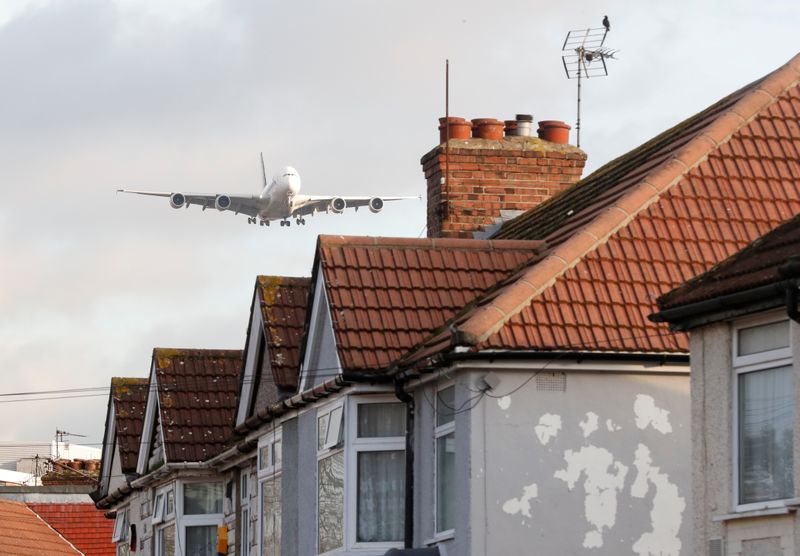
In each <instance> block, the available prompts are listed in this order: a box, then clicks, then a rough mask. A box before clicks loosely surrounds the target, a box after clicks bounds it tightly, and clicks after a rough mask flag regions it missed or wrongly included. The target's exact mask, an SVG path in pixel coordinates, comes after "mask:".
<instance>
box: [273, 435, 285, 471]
mask: <svg viewBox="0 0 800 556" xmlns="http://www.w3.org/2000/svg"><path fill="white" fill-rule="evenodd" d="M282 448H283V445H282V444H281V441H280V440H276V441H275V444H273V445H272V461H273V462H274V464H275V465H280V464H281V459H282V458H283V454H281V449H282Z"/></svg>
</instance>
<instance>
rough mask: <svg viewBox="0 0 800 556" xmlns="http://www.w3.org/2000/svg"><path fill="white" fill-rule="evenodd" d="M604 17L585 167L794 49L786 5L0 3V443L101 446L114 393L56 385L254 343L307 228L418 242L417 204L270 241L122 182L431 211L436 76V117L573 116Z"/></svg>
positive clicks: (300, 260) (794, 18) (647, 1)
mask: <svg viewBox="0 0 800 556" xmlns="http://www.w3.org/2000/svg"><path fill="white" fill-rule="evenodd" d="M606 14H607V15H608V16H609V18H610V19H611V25H612V28H611V33H610V34H609V36H608V38H607V41H606V44H607V46H609V47H612V48H615V49H618V50H619V53H618V55H617V58H618V59H617V60H613V61H609V73H610V75H609V76H608V77H605V78H601V79H592V80H590V81H588V82H586V81H585V82H584V85H585V86H584V88H583V93H584V94H583V102H582V137H581V146H582V148H583V149H584V150H585V151H586V152H587V153H588V156H589V160H588V163H587V172H590V171H592V170H594V169H596V168H598V167H599V166H600V165H602V164H603V163H605V162H608V161H609V160H611V159H613V158H614V157H616V156H619V155H621V154H624V153H625V152H627V151H628V150H630V149H631V148H633V147H636V146H637V145H639V144H641V143H643V142H644V141H646V140H647V139H649V138H651V137H653V136H654V135H656V134H657V133H659V132H660V131H663V130H664V129H666V128H668V127H670V126H672V125H674V124H676V123H678V122H679V121H681V120H682V119H684V118H686V117H688V116H690V115H692V114H694V113H696V112H698V111H700V110H702V109H703V108H705V107H706V106H708V105H709V104H711V103H713V102H715V101H716V100H718V99H719V98H721V97H723V96H725V95H727V94H728V93H730V92H732V91H734V90H735V89H737V88H739V87H741V86H743V85H745V84H746V83H748V82H750V81H752V80H754V79H756V78H758V77H760V76H762V75H764V74H766V73H769V72H770V71H772V70H774V69H776V68H778V67H779V66H781V65H782V64H784V63H785V62H787V61H788V60H789V59H790V58H791V57H792V56H794V55H795V54H796V53H797V51H798V43H797V42H796V40H794V37H796V31H797V29H798V28H800V8H798V7H797V4H796V1H795V0H786V1H777V0H776V1H773V0H764V1H762V2H752V1H743V0H726V1H715V2H710V1H694V0H692V1H690V0H673V1H671V2H661V1H654V0H639V1H637V2H622V1H617V0H607V1H606V2H605V3H603V4H602V5H601V4H600V3H598V2H589V1H585V0H573V1H571V2H558V3H554V2H542V1H535V0H528V1H524V2H523V1H517V0H500V1H498V2H485V1H478V0H438V1H436V2H430V1H422V0H403V1H402V2H398V1H392V0H384V1H380V2H376V1H374V0H337V1H336V2H324V1H317V2H312V1H307V0H298V1H294V2H276V1H273V0H267V1H265V0H235V1H234V0H170V1H165V0H60V1H57V0H52V1H46V0H3V2H0V76H1V77H0V83H1V85H0V185H1V186H2V193H3V202H2V203H0V377H1V378H2V380H1V381H0V422H1V423H3V425H2V427H0V440H5V441H20V442H28V441H34V440H35V441H40V440H49V439H52V438H53V437H54V434H55V430H56V429H57V428H58V429H61V430H66V431H69V432H73V433H78V434H81V435H85V438H78V437H74V438H73V442H79V441H80V442H82V443H85V444H90V445H98V446H99V444H100V443H101V442H102V437H103V427H104V420H105V416H106V407H107V401H108V395H107V391H106V392H103V391H101V390H98V391H93V392H90V393H91V394H92V396H90V397H67V396H75V395H77V394H75V393H72V394H70V393H69V392H64V391H65V390H68V389H75V388H78V389H82V388H107V387H108V385H109V382H110V379H111V377H112V376H140V377H145V376H147V373H148V370H149V366H150V357H151V353H152V349H153V347H155V346H160V347H193V348H233V349H241V348H243V346H244V337H245V333H246V328H247V321H248V317H249V309H250V301H251V297H252V294H253V287H254V283H255V278H256V276H257V275H259V274H275V275H292V276H308V275H310V272H311V264H312V261H313V257H314V247H315V242H316V237H317V235H319V234H347V235H351V234H352V235H379V236H411V237H417V236H420V235H421V234H424V231H425V230H424V225H425V206H424V202H423V201H416V200H415V201H407V202H402V203H394V204H387V206H386V208H385V209H384V211H383V212H382V213H380V214H371V213H370V212H369V211H363V210H362V211H359V212H358V213H355V214H353V213H350V214H349V215H347V216H339V215H319V216H316V217H314V218H308V219H307V222H308V223H307V225H306V226H304V227H299V228H298V227H296V226H291V227H290V228H282V227H280V226H271V227H269V228H262V227H258V226H249V225H247V219H246V218H244V217H242V216H239V217H236V216H234V215H233V214H230V213H217V212H216V211H206V212H201V211H200V210H198V209H196V208H192V209H189V210H180V211H176V210H173V209H171V208H170V207H169V204H168V203H167V201H166V200H165V199H156V198H145V197H134V196H126V195H117V194H115V190H116V189H117V188H120V187H126V188H133V189H153V190H159V191H189V192H203V193H233V194H236V193H244V194H252V193H256V192H257V191H258V190H259V184H260V180H261V177H260V166H259V163H258V153H259V152H262V151H263V153H264V158H265V160H266V163H267V171H268V172H274V171H277V169H278V168H280V167H282V166H285V165H292V166H294V167H295V168H297V169H298V171H299V173H300V175H301V177H302V180H303V193H311V194H319V195H334V194H336V195H424V193H425V180H424V176H423V174H422V171H421V167H420V164H419V160H420V158H421V156H422V155H423V154H425V153H426V152H428V151H429V150H430V149H432V148H433V147H434V146H435V145H436V143H437V141H438V131H437V125H438V123H437V118H438V117H440V116H443V115H444V101H445V99H444V67H445V60H446V59H449V60H450V114H451V115H454V116H462V117H466V118H477V117H494V118H500V119H509V118H512V117H513V115H514V114H517V113H532V114H533V115H534V118H535V119H536V120H546V119H556V120H564V121H567V122H568V123H570V124H574V119H575V93H576V90H575V82H574V81H570V80H567V79H566V77H565V75H564V70H563V67H562V65H561V58H560V56H561V45H562V43H563V40H564V36H565V34H566V32H567V31H568V30H570V29H582V28H586V27H598V26H600V22H601V20H602V18H603V15H606ZM41 391H57V393H56V394H51V395H36V396H15V395H9V394H16V393H20V392H41ZM86 394H87V393H86V392H82V393H80V395H82V396H85V395H86ZM48 397H49V398H53V397H64V399H60V400H59V399H41V398H48ZM31 398H38V399H37V400H35V401H31Z"/></svg>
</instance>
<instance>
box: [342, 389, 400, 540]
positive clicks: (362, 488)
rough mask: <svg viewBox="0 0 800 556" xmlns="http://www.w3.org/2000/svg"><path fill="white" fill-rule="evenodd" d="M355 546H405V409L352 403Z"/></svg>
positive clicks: (358, 402)
mask: <svg viewBox="0 0 800 556" xmlns="http://www.w3.org/2000/svg"><path fill="white" fill-rule="evenodd" d="M355 410H356V411H355V413H356V423H355V425H356V430H355V434H354V435H353V442H352V448H353V453H354V458H353V460H354V461H355V481H354V484H355V511H356V516H355V539H354V541H355V542H356V543H392V542H399V541H402V540H403V521H404V517H405V512H404V507H405V504H404V501H405V430H406V427H405V405H404V404H402V403H399V402H390V403H377V402H375V401H372V400H356V403H355Z"/></svg>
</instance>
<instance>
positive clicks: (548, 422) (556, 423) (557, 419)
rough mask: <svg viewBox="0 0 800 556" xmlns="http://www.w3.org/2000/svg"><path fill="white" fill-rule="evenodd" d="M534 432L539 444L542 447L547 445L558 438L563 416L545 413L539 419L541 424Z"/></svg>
mask: <svg viewBox="0 0 800 556" xmlns="http://www.w3.org/2000/svg"><path fill="white" fill-rule="evenodd" d="M534 430H535V431H536V436H537V438H538V439H539V442H541V443H542V445H545V444H547V443H548V442H550V439H551V438H555V437H556V436H558V431H560V430H561V416H560V415H553V414H552V413H545V414H544V415H542V416H541V417H539V424H538V425H536V426H535V427H534Z"/></svg>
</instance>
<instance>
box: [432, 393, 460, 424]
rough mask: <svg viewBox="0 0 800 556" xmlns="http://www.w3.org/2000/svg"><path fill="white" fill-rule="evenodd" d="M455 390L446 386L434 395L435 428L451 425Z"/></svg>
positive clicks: (454, 407)
mask: <svg viewBox="0 0 800 556" xmlns="http://www.w3.org/2000/svg"><path fill="white" fill-rule="evenodd" d="M455 410H456V388H455V386H448V387H447V388H445V389H443V390H439V392H437V394H436V426H437V427H440V426H442V425H446V424H447V423H452V422H453V420H454V419H455V416H454V414H455Z"/></svg>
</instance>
